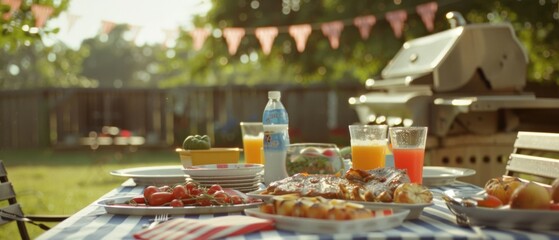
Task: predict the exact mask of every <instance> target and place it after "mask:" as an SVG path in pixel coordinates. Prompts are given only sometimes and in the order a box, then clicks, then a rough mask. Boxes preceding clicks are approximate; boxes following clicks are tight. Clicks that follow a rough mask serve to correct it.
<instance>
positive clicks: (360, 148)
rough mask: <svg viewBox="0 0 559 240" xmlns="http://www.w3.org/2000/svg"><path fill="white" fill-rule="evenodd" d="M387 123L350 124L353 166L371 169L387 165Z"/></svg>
mask: <svg viewBox="0 0 559 240" xmlns="http://www.w3.org/2000/svg"><path fill="white" fill-rule="evenodd" d="M387 130H388V126H387V125H350V126H349V135H350V138H351V162H352V164H353V168H355V169H360V170H371V169H375V168H382V167H384V166H385V154H386V143H387V135H386V132H387Z"/></svg>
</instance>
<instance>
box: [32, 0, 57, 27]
mask: <svg viewBox="0 0 559 240" xmlns="http://www.w3.org/2000/svg"><path fill="white" fill-rule="evenodd" d="M53 10H54V8H52V7H51V6H46V5H39V4H33V5H31V12H32V13H33V16H34V17H35V27H38V28H42V27H43V26H45V23H46V22H47V19H48V18H49V17H50V15H51V14H52V12H53Z"/></svg>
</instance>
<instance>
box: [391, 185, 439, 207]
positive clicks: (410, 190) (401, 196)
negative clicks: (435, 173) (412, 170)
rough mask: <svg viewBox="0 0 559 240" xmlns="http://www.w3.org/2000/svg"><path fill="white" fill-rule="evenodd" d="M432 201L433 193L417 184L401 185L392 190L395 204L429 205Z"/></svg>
mask: <svg viewBox="0 0 559 240" xmlns="http://www.w3.org/2000/svg"><path fill="white" fill-rule="evenodd" d="M431 201H433V193H431V191H430V190H429V189H428V188H427V187H425V186H423V185H421V184H417V183H402V184H400V185H399V186H398V187H397V188H396V189H395V190H394V202H395V203H415V204H418V203H430V202H431Z"/></svg>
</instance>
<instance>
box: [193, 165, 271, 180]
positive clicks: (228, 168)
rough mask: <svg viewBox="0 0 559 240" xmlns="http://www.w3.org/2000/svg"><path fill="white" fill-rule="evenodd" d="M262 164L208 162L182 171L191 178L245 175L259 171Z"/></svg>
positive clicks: (262, 167) (261, 168) (262, 166)
mask: <svg viewBox="0 0 559 240" xmlns="http://www.w3.org/2000/svg"><path fill="white" fill-rule="evenodd" d="M263 169H264V165H262V164H208V165H196V166H191V167H187V168H183V172H184V173H185V174H187V175H190V176H191V177H193V178H196V177H201V176H205V177H214V176H230V177H231V176H247V175H253V176H255V175H256V174H258V173H260V172H261V171H262V170H263Z"/></svg>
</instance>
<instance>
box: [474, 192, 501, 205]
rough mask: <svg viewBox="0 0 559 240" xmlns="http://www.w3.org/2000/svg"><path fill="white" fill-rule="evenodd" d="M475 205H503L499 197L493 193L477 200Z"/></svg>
mask: <svg viewBox="0 0 559 240" xmlns="http://www.w3.org/2000/svg"><path fill="white" fill-rule="evenodd" d="M477 205H478V206H479V207H487V208H497V207H500V206H502V205H503V202H501V199H499V198H498V197H496V196H493V195H487V198H485V199H484V200H479V201H477Z"/></svg>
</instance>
